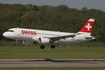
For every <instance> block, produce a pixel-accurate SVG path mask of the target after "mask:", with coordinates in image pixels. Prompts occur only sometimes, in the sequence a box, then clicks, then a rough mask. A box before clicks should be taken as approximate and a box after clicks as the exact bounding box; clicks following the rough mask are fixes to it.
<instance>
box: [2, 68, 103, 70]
mask: <svg viewBox="0 0 105 70" xmlns="http://www.w3.org/2000/svg"><path fill="white" fill-rule="evenodd" d="M0 70H105V68H0Z"/></svg>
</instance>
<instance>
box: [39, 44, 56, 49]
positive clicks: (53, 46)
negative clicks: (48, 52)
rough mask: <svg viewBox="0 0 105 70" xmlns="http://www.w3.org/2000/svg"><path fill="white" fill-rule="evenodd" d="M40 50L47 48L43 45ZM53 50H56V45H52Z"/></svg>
mask: <svg viewBox="0 0 105 70" xmlns="http://www.w3.org/2000/svg"><path fill="white" fill-rule="evenodd" d="M40 48H41V49H44V48H45V46H44V45H41V46H40ZM51 48H52V49H54V48H55V45H51Z"/></svg>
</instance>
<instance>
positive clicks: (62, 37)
mask: <svg viewBox="0 0 105 70" xmlns="http://www.w3.org/2000/svg"><path fill="white" fill-rule="evenodd" d="M69 37H72V38H73V37H75V34H73V35H65V36H56V37H50V38H49V37H44V38H49V39H50V40H51V41H53V42H54V41H59V40H60V39H65V38H69Z"/></svg>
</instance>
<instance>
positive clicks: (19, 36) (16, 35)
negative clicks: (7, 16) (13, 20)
mask: <svg viewBox="0 0 105 70" xmlns="http://www.w3.org/2000/svg"><path fill="white" fill-rule="evenodd" d="M73 34H74V33H67V32H59V31H58V32H57V31H46V30H34V29H24V28H12V29H9V30H8V31H7V32H4V33H3V36H5V37H7V38H10V39H15V40H26V41H31V42H37V40H33V38H34V37H36V38H37V37H41V38H48V39H49V38H52V37H61V36H66V35H73ZM88 40H91V39H86V35H85V34H77V35H75V37H68V38H62V39H59V40H57V41H55V42H54V43H67V44H69V43H77V42H82V41H88Z"/></svg>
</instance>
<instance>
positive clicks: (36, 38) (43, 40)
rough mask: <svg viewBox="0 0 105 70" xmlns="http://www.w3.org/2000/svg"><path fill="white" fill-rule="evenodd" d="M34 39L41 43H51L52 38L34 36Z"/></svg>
mask: <svg viewBox="0 0 105 70" xmlns="http://www.w3.org/2000/svg"><path fill="white" fill-rule="evenodd" d="M33 40H34V41H37V42H38V43H40V44H47V43H50V39H47V38H40V37H34V38H33Z"/></svg>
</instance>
